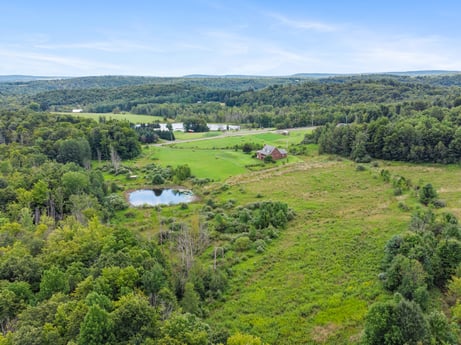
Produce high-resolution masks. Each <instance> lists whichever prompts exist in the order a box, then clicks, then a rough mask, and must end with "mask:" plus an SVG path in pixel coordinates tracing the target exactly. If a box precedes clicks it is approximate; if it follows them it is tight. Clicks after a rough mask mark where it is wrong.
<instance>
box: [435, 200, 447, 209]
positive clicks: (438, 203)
mask: <svg viewBox="0 0 461 345" xmlns="http://www.w3.org/2000/svg"><path fill="white" fill-rule="evenodd" d="M431 204H432V206H434V207H435V208H442V207H445V206H447V204H446V203H445V201H443V200H440V199H437V200H434V201H432V203H431Z"/></svg>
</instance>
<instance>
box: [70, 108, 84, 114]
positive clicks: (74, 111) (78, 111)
mask: <svg viewBox="0 0 461 345" xmlns="http://www.w3.org/2000/svg"><path fill="white" fill-rule="evenodd" d="M82 111H83V109H72V112H73V113H81V112H82Z"/></svg>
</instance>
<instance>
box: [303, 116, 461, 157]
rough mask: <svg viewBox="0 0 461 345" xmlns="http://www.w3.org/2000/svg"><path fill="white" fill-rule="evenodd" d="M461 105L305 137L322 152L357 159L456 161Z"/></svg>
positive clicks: (459, 154)
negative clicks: (315, 143) (317, 145)
mask: <svg viewBox="0 0 461 345" xmlns="http://www.w3.org/2000/svg"><path fill="white" fill-rule="evenodd" d="M460 111H461V109H460V107H456V108H453V109H450V110H449V109H443V108H436V107H432V108H429V109H426V110H425V111H422V112H419V113H416V114H415V115H414V116H411V117H405V116H399V117H397V118H394V119H389V118H387V117H381V118H379V119H376V120H373V121H371V122H370V123H363V124H358V123H351V124H341V125H335V124H334V123H332V124H328V125H326V126H323V127H319V128H318V129H316V130H315V132H314V133H313V134H312V135H311V136H308V137H307V138H306V141H314V142H317V143H318V144H319V152H320V153H332V154H338V155H341V156H344V157H348V158H351V159H353V160H356V161H357V162H366V161H369V160H370V159H371V158H375V159H386V160H399V161H408V162H436V163H457V162H459V161H460V159H461V129H459V123H460V119H461V117H460Z"/></svg>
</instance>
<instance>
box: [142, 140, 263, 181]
mask: <svg viewBox="0 0 461 345" xmlns="http://www.w3.org/2000/svg"><path fill="white" fill-rule="evenodd" d="M149 160H151V161H153V162H155V163H156V164H160V165H162V166H168V165H171V166H173V167H175V166H177V165H180V164H187V165H189V167H190V168H191V171H192V174H193V175H194V176H195V177H198V178H205V177H208V178H210V179H213V180H219V181H223V180H225V179H227V178H230V177H232V176H235V175H240V174H244V173H247V172H249V170H248V168H246V167H245V166H247V165H255V164H261V165H263V163H262V162H261V161H259V160H257V159H255V158H252V157H251V156H250V155H248V154H244V153H242V152H241V151H238V152H237V151H233V150H195V149H175V148H171V147H158V146H156V147H150V148H149V149H148V150H147V151H146V152H145V153H144V159H143V161H145V162H147V161H149Z"/></svg>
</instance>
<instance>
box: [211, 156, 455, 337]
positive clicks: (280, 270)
mask: <svg viewBox="0 0 461 345" xmlns="http://www.w3.org/2000/svg"><path fill="white" fill-rule="evenodd" d="M325 158H326V157H318V158H314V159H308V160H307V161H306V162H305V163H300V164H298V166H297V167H296V168H295V166H296V165H295V166H286V167H281V170H280V171H278V173H277V174H265V173H264V172H255V173H250V174H248V175H243V176H241V177H240V178H238V179H236V180H235V182H236V183H235V185H234V186H233V187H232V188H231V189H230V190H229V191H228V192H227V193H226V194H223V195H222V196H221V198H222V201H225V200H226V199H231V198H233V199H236V200H238V204H245V203H248V202H253V201H256V200H257V199H255V196H256V195H258V194H259V195H262V196H263V197H264V199H271V200H279V201H284V202H286V203H288V205H289V206H290V207H292V208H293V209H295V210H296V213H297V218H296V220H295V221H293V222H292V223H291V224H289V226H288V228H287V229H286V230H285V232H283V233H282V235H281V236H280V238H279V239H277V240H275V241H274V242H273V244H272V245H271V246H270V247H269V248H268V250H267V251H266V252H265V253H263V254H255V253H245V255H241V258H240V260H241V263H240V264H238V265H237V266H234V268H233V272H234V277H233V279H232V282H231V284H230V286H231V289H230V290H229V291H228V292H227V294H226V296H225V301H224V302H219V303H217V304H216V305H214V307H213V308H211V310H210V315H209V319H208V321H209V322H210V324H213V325H220V326H223V327H226V328H228V329H231V330H232V331H236V330H239V331H243V332H248V333H251V334H256V335H259V336H261V338H262V339H263V340H264V341H267V342H268V343H270V344H351V343H358V340H359V339H360V334H361V331H362V329H363V322H364V316H365V314H366V312H367V308H368V306H369V305H370V304H371V303H373V302H374V301H376V300H380V299H383V298H387V297H386V296H387V293H385V292H384V290H383V289H382V287H381V286H380V283H379V281H378V279H377V275H378V273H379V272H380V270H379V267H380V262H381V260H382V257H383V254H384V252H383V248H384V245H385V243H386V242H387V241H388V240H389V239H390V237H391V236H393V235H395V234H398V233H402V232H404V231H405V230H406V229H407V227H408V223H409V220H410V217H411V211H409V212H403V211H401V210H400V209H399V208H398V206H397V205H398V202H399V201H401V200H402V198H401V197H395V196H394V195H393V192H392V186H391V185H390V184H388V183H385V182H383V181H382V179H381V178H380V177H379V171H380V169H382V168H383V167H379V168H372V167H370V166H367V171H363V172H359V171H356V169H355V168H356V164H354V163H352V162H349V161H340V162H336V161H326V160H324V159H325ZM322 160H324V161H322ZM384 168H386V169H388V170H389V171H390V172H391V174H392V175H395V174H399V175H403V176H406V177H411V178H412V179H413V181H414V182H415V183H417V182H418V181H424V182H425V183H427V182H432V183H433V185H434V186H435V187H436V188H437V189H438V190H439V194H440V197H441V199H444V200H447V202H448V207H447V208H446V209H443V211H442V212H446V211H450V212H453V213H455V214H456V215H457V216H458V217H459V216H460V206H461V201H460V198H459V191H460V190H461V181H459V178H457V176H458V175H459V167H430V166H412V165H407V164H391V165H389V166H385V167H384ZM434 173H437V175H438V176H437V177H436V176H434ZM242 191H243V193H242ZM404 199H405V202H406V203H407V205H408V206H409V207H410V208H411V209H412V210H414V209H415V208H416V207H418V203H417V202H416V200H415V198H414V196H412V195H411V192H410V193H409V194H407V195H404ZM228 255H229V256H235V255H237V254H236V253H235V252H231V253H228Z"/></svg>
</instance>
